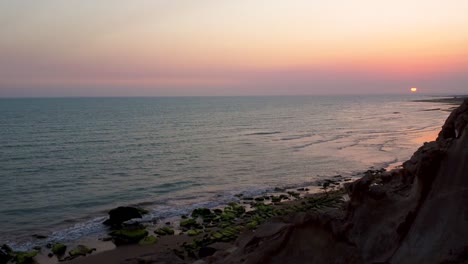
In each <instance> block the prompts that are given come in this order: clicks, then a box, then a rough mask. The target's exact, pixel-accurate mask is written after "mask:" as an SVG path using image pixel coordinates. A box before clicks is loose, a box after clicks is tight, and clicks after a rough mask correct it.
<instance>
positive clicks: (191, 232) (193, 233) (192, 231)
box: [187, 229, 203, 236]
mask: <svg viewBox="0 0 468 264" xmlns="http://www.w3.org/2000/svg"><path fill="white" fill-rule="evenodd" d="M201 233H203V230H200V229H190V230H189V231H188V232H187V235H188V236H197V235H199V234H201Z"/></svg>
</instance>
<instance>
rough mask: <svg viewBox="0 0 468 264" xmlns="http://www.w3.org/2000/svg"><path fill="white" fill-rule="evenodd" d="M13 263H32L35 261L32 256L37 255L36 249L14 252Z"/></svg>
mask: <svg viewBox="0 0 468 264" xmlns="http://www.w3.org/2000/svg"><path fill="white" fill-rule="evenodd" d="M15 253H16V255H15V258H14V260H15V263H17V264H32V263H35V261H34V257H35V256H36V255H37V253H39V252H37V251H35V250H34V251H28V252H15Z"/></svg>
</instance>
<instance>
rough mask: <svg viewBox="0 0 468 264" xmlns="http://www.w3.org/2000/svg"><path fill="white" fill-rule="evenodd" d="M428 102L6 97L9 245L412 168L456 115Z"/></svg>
mask: <svg viewBox="0 0 468 264" xmlns="http://www.w3.org/2000/svg"><path fill="white" fill-rule="evenodd" d="M427 98H429V97H428V96H423V95H415V94H409V95H360V96H358V95H353V96H272V97H261V96H257V97H142V98H133V97H132V98H34V99H30V98H27V99H26V98H25V99H0V195H1V199H0V244H3V243H7V244H10V245H12V246H13V247H14V248H15V249H18V250H25V249H29V248H32V247H33V246H35V245H38V244H39V245H40V244H41V243H42V244H44V243H51V242H65V243H66V242H68V241H73V240H79V239H82V238H83V237H86V236H100V235H103V234H105V232H106V230H105V228H104V227H103V225H102V224H101V223H102V221H103V220H104V219H105V217H106V215H107V212H108V210H109V209H112V208H114V207H117V206H123V205H129V206H140V207H143V208H145V209H148V210H150V214H149V215H147V216H145V217H146V218H150V219H164V218H169V217H174V216H177V215H181V214H186V213H189V212H190V211H191V210H193V209H194V208H196V207H200V206H205V207H216V206H219V205H220V204H223V203H227V202H229V201H233V200H235V199H236V197H235V195H236V194H239V193H242V194H245V195H258V194H261V193H264V192H267V191H268V190H271V189H272V188H275V187H285V186H301V185H304V184H310V183H314V182H315V181H317V180H320V179H325V178H327V177H332V176H334V175H337V174H340V175H352V174H354V173H357V172H360V171H364V170H367V169H370V168H386V167H388V166H391V165H398V164H401V163H402V162H403V161H405V160H406V159H408V158H409V157H411V155H412V153H413V152H414V151H415V150H417V149H418V147H419V146H420V145H421V144H422V143H423V142H424V141H426V140H427V141H429V140H431V139H433V138H434V137H435V136H436V135H437V132H438V131H439V130H440V127H441V126H442V125H443V122H444V121H445V119H446V118H447V116H448V115H449V112H448V111H447V109H448V108H449V106H447V105H443V104H440V103H430V102H414V101H413V100H416V99H427ZM34 234H42V235H46V236H47V238H46V239H42V240H39V239H37V238H34V237H33V236H32V235H34Z"/></svg>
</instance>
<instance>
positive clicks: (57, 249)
mask: <svg viewBox="0 0 468 264" xmlns="http://www.w3.org/2000/svg"><path fill="white" fill-rule="evenodd" d="M66 250H67V246H65V245H64V244H62V243H56V244H54V245H53V246H52V253H54V254H55V255H57V256H61V255H63V254H65V251H66Z"/></svg>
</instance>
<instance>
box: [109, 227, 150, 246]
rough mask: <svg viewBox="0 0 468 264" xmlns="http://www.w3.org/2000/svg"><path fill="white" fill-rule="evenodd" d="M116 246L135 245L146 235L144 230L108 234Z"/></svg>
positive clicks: (136, 229)
mask: <svg viewBox="0 0 468 264" xmlns="http://www.w3.org/2000/svg"><path fill="white" fill-rule="evenodd" d="M110 235H111V236H112V238H113V239H114V242H116V243H117V244H131V243H137V242H138V241H140V240H142V239H143V238H145V237H146V236H147V235H148V231H147V230H146V229H144V228H133V229H120V230H115V231H112V232H111V233H110Z"/></svg>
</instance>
